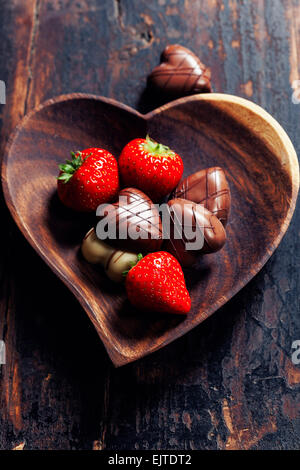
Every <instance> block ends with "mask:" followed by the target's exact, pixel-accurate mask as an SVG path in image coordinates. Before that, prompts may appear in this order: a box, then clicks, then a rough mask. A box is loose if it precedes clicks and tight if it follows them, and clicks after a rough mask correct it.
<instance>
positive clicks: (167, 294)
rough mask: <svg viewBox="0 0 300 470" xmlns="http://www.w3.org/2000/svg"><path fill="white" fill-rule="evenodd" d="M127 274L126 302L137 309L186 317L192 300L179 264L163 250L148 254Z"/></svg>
mask: <svg viewBox="0 0 300 470" xmlns="http://www.w3.org/2000/svg"><path fill="white" fill-rule="evenodd" d="M139 257H140V258H139V259H140V261H138V263H137V264H136V265H135V266H134V267H133V268H131V269H130V271H129V272H128V274H127V275H126V290H127V295H128V299H129V300H130V302H131V303H132V305H134V306H135V307H137V308H139V309H140V310H152V311H156V312H166V313H176V314H186V313H188V312H189V311H190V308H191V299H190V296H189V293H188V291H187V289H186V286H185V280H184V275H183V272H182V269H181V266H180V264H179V263H178V261H177V260H176V259H175V258H174V256H172V255H170V253H167V252H166V251H158V252H156V253H150V254H149V255H147V256H145V258H142V259H141V255H139Z"/></svg>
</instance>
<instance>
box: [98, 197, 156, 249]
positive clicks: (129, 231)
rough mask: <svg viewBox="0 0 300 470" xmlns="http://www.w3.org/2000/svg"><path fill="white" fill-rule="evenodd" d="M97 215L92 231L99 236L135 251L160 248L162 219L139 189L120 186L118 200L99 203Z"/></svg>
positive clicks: (120, 247)
mask: <svg viewBox="0 0 300 470" xmlns="http://www.w3.org/2000/svg"><path fill="white" fill-rule="evenodd" d="M99 209H100V210H99ZM100 212H101V213H100ZM97 215H98V216H100V222H98V224H97V227H96V233H97V236H98V238H99V239H100V240H103V241H105V242H107V243H110V244H112V245H114V246H117V247H118V248H119V249H123V250H124V251H133V252H136V253H139V252H141V253H144V254H146V253H150V252H151V251H158V250H159V249H160V247H161V244H162V223H161V219H160V216H159V213H158V210H157V208H156V206H155V205H154V204H153V202H152V201H151V199H149V197H148V196H146V194H144V193H143V192H142V191H140V190H139V189H135V188H125V189H122V190H121V191H120V193H119V200H118V201H117V202H115V203H113V204H107V205H105V204H103V205H102V206H101V207H99V208H98V210H97Z"/></svg>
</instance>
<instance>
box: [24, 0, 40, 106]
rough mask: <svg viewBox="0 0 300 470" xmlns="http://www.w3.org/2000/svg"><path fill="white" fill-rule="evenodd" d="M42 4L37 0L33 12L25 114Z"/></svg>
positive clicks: (31, 79)
mask: <svg viewBox="0 0 300 470" xmlns="http://www.w3.org/2000/svg"><path fill="white" fill-rule="evenodd" d="M40 4H41V0H36V3H35V7H34V12H33V24H32V32H31V37H30V46H29V59H28V78H27V85H26V97H25V102H24V115H25V114H26V113H27V111H28V104H29V96H30V91H31V84H32V81H33V61H34V56H35V50H36V38H37V32H38V28H39V22H40Z"/></svg>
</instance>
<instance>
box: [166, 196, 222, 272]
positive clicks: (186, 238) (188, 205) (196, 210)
mask: <svg viewBox="0 0 300 470" xmlns="http://www.w3.org/2000/svg"><path fill="white" fill-rule="evenodd" d="M168 207H169V210H170V220H171V227H170V239H169V240H166V241H165V243H164V245H163V249H165V250H166V251H169V252H170V253H171V254H173V255H174V256H175V257H176V258H177V259H178V261H179V262H180V264H181V265H182V266H191V265H193V264H194V263H195V262H196V261H197V258H198V256H199V255H200V254H207V253H214V252H216V251H218V250H220V249H221V248H222V247H223V245H224V244H225V241H226V232H225V229H224V227H223V225H222V223H221V222H220V221H219V219H218V218H217V217H216V216H215V215H213V214H212V213H211V212H210V211H208V210H207V209H206V208H205V207H204V206H203V205H201V204H196V203H195V202H192V201H187V200H185V199H172V200H171V201H169V202H168ZM186 228H191V229H192V231H193V232H194V233H195V235H194V237H191V235H190V232H189V234H188V232H187V231H186ZM196 230H200V232H201V233H202V237H203V244H202V245H201V247H200V248H197V249H190V248H189V246H191V245H190V244H191V242H193V241H195V240H196ZM165 232H166V230H165ZM175 233H177V234H178V233H179V236H180V238H179V239H176V235H175Z"/></svg>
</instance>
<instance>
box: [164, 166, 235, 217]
mask: <svg viewBox="0 0 300 470" xmlns="http://www.w3.org/2000/svg"><path fill="white" fill-rule="evenodd" d="M174 198H182V199H187V200H189V201H193V202H196V203H197V204H203V205H204V207H206V209H208V210H209V211H210V212H212V214H214V215H215V216H216V217H218V219H219V220H220V221H221V222H222V224H223V225H224V226H226V224H227V221H228V217H229V213H230V204H231V196H230V188H229V184H228V182H227V179H226V176H225V173H224V171H223V170H222V168H220V167H212V168H207V169H205V170H200V171H197V173H193V174H192V175H190V176H188V177H187V178H184V179H183V180H182V181H181V182H180V183H179V185H178V186H177V188H176V189H175V190H174V191H173V193H172V196H171V199H174Z"/></svg>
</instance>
